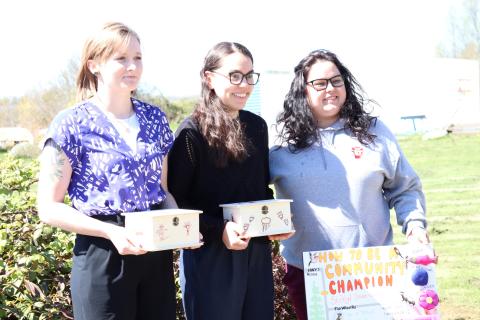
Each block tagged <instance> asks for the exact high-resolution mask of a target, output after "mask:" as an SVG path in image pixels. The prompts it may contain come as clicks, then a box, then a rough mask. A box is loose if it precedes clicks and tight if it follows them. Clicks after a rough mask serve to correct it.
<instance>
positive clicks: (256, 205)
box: [220, 199, 294, 237]
mask: <svg viewBox="0 0 480 320" xmlns="http://www.w3.org/2000/svg"><path fill="white" fill-rule="evenodd" d="M292 201H293V200H290V199H274V200H260V201H249V202H239V203H229V204H221V205H220V207H222V208H223V218H224V219H225V220H228V221H234V222H236V223H238V224H239V225H241V226H242V228H243V231H244V234H245V235H246V236H249V237H260V236H267V235H273V234H280V233H288V232H292V231H294V229H293V225H292V217H291V213H290V202H292Z"/></svg>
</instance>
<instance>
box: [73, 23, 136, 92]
mask: <svg viewBox="0 0 480 320" xmlns="http://www.w3.org/2000/svg"><path fill="white" fill-rule="evenodd" d="M133 38H134V39H137V40H138V42H140V38H139V37H138V34H137V33H136V32H135V31H133V30H132V29H130V28H129V27H128V26H126V25H125V24H123V23H121V22H108V23H106V24H105V25H104V26H103V28H102V29H101V31H100V32H98V33H96V34H94V35H92V36H91V37H90V38H88V39H87V41H86V42H85V45H84V46H83V51H82V58H81V60H80V70H79V71H78V74H77V81H76V86H77V100H79V101H82V100H85V99H88V98H90V97H92V96H93V95H94V94H95V93H96V92H97V88H98V80H97V77H96V75H95V74H93V73H92V72H91V71H90V69H89V68H88V61H89V60H96V61H99V62H104V61H106V60H107V59H108V58H110V57H111V56H112V55H113V54H114V53H115V51H117V50H119V49H120V48H123V47H125V46H126V45H128V43H129V42H130V41H131V40H132V39H133Z"/></svg>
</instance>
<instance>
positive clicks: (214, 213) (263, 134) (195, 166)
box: [168, 111, 273, 242]
mask: <svg viewBox="0 0 480 320" xmlns="http://www.w3.org/2000/svg"><path fill="white" fill-rule="evenodd" d="M239 117H240V122H241V123H242V125H243V128H244V130H245V131H244V132H245V134H246V138H247V139H248V140H249V142H250V143H249V149H248V154H249V155H248V157H247V158H246V159H245V160H244V161H242V162H237V161H230V162H229V163H228V165H227V166H226V167H225V168H218V167H217V166H215V164H214V163H213V161H212V159H211V157H209V156H208V152H209V151H210V148H209V147H208V145H207V142H206V141H205V139H204V137H203V136H202V134H201V133H200V132H199V131H198V129H197V126H196V124H195V123H194V121H193V120H192V118H190V117H189V118H187V119H185V120H184V121H183V123H182V124H181V125H180V127H179V129H178V130H177V137H176V139H175V142H174V144H173V147H172V149H171V150H170V153H169V155H168V189H169V190H170V192H171V193H172V195H173V196H174V197H175V200H176V201H177V204H178V206H179V208H185V209H197V210H202V211H203V213H202V214H201V215H200V232H201V233H202V235H203V238H204V241H205V242H210V241H222V233H223V229H224V221H223V213H222V208H221V207H219V204H223V203H233V202H243V201H255V200H266V199H272V198H273V192H272V190H271V189H270V188H269V187H268V184H269V181H270V177H269V174H270V173H269V161H268V130H267V124H266V123H265V121H264V120H263V119H262V118H260V117H259V116H257V115H255V114H253V113H251V112H248V111H240V113H239Z"/></svg>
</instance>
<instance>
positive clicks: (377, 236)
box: [270, 120, 426, 269]
mask: <svg viewBox="0 0 480 320" xmlns="http://www.w3.org/2000/svg"><path fill="white" fill-rule="evenodd" d="M370 132H372V133H373V134H375V135H376V136H377V138H376V139H375V142H374V143H372V144H370V145H368V146H365V145H362V144H361V143H360V142H358V140H357V139H356V138H354V137H352V136H351V135H350V134H348V133H347V132H346V131H345V129H344V122H343V120H339V121H337V122H336V123H334V124H333V125H332V126H331V127H329V128H326V129H319V133H320V136H321V139H320V140H319V141H317V142H315V143H314V144H313V145H312V146H311V147H310V148H307V149H303V150H301V151H299V152H297V153H292V152H290V151H289V149H288V148H287V147H285V146H283V147H278V146H274V147H272V148H271V149H270V176H271V181H272V183H273V184H274V185H275V190H276V197H277V198H282V199H293V203H292V214H293V224H294V226H295V230H296V233H295V235H294V236H293V237H292V238H290V239H288V240H285V241H283V242H282V249H281V252H282V255H283V257H284V258H285V259H286V261H287V263H288V264H290V265H293V266H295V267H297V268H300V269H303V262H302V253H303V252H305V251H317V250H330V249H343V248H353V247H367V246H382V245H390V244H392V237H393V233H392V227H391V225H390V209H391V208H395V212H396V216H397V223H398V224H399V225H401V226H402V231H403V233H405V232H409V231H410V230H411V229H412V228H413V227H422V228H425V226H426V220H425V196H424V194H423V192H422V187H421V183H420V180H419V178H418V176H417V174H416V173H415V171H414V170H413V168H412V167H411V166H410V164H409V163H408V161H407V159H406V158H405V156H404V154H403V153H402V151H401V150H400V147H399V145H398V143H397V141H396V139H395V136H394V135H393V134H392V132H391V131H390V130H389V129H388V128H387V127H386V126H385V125H384V124H383V123H382V122H381V121H379V120H377V121H374V122H373V124H372V127H371V128H370Z"/></svg>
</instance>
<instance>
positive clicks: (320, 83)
mask: <svg viewBox="0 0 480 320" xmlns="http://www.w3.org/2000/svg"><path fill="white" fill-rule="evenodd" d="M329 82H330V84H331V85H332V87H335V88H338V87H341V86H343V84H344V81H343V78H342V75H340V74H339V75H336V76H333V77H331V78H328V79H315V80H312V81H308V82H307V85H311V86H312V87H313V89H315V90H317V91H322V90H325V89H327V87H328V83H329Z"/></svg>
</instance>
